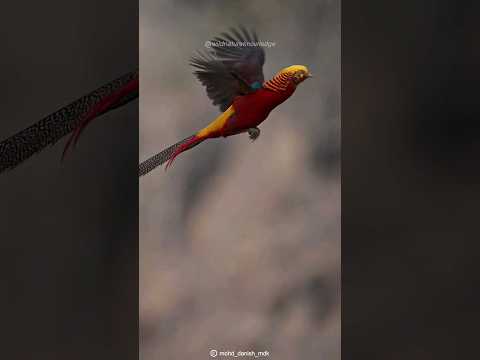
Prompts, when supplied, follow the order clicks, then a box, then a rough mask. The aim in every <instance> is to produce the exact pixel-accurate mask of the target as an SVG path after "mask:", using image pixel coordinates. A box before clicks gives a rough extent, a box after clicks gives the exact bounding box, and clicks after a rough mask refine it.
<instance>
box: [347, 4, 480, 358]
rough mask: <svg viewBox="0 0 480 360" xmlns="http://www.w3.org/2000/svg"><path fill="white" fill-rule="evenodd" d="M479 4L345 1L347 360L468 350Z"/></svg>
mask: <svg viewBox="0 0 480 360" xmlns="http://www.w3.org/2000/svg"><path fill="white" fill-rule="evenodd" d="M479 10H480V8H479V5H478V4H477V3H474V2H466V1H465V2H461V1H460V2H458V1H394V2H392V1H387V2H385V1H362V2H358V1H352V0H344V1H342V36H343V38H342V81H343V84H342V156H343V158H342V264H343V273H342V278H343V290H342V295H343V308H342V309H343V315H342V320H343V325H342V332H343V333H342V354H343V358H344V359H357V358H366V359H410V360H416V359H460V358H471V357H472V356H471V355H473V357H477V356H478V355H476V354H478V349H476V341H475V336H476V334H477V331H476V330H475V328H476V327H477V326H478V313H479V312H478V296H479V295H480V291H479V287H478V286H477V285H476V284H478V269H477V268H478V253H479V250H480V246H479V241H478V239H479V236H478V225H477V224H478V204H479V203H480V202H479V200H480V196H479V195H480V191H479V189H478V184H479V183H480V167H479V166H478V159H479V158H480V157H479V152H480V122H479V119H480V116H479V115H480V114H479V110H478V109H479V107H478V80H479V79H480V76H479V75H480V72H479V67H478V64H479V60H480V52H479V51H478V49H479V47H478V33H479V25H478V13H479ZM474 284H475V285H474ZM470 352H472V353H473V354H472V353H470ZM469 353H470V356H468V355H467V354H469ZM464 355H465V356H464Z"/></svg>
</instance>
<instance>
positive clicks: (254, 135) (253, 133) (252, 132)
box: [248, 127, 260, 141]
mask: <svg viewBox="0 0 480 360" xmlns="http://www.w3.org/2000/svg"><path fill="white" fill-rule="evenodd" d="M248 136H249V138H250V140H252V141H255V140H257V139H258V137H259V136H260V129H259V128H257V127H254V128H250V129H248Z"/></svg>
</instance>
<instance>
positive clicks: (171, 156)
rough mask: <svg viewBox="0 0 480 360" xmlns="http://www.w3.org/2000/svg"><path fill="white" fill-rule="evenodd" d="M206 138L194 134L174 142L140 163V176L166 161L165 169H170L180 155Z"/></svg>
mask: <svg viewBox="0 0 480 360" xmlns="http://www.w3.org/2000/svg"><path fill="white" fill-rule="evenodd" d="M204 140H205V138H203V137H198V136H197V135H192V136H189V137H187V138H185V139H183V140H181V141H179V142H177V143H176V144H173V145H172V146H169V147H168V148H166V149H164V150H163V151H161V152H159V153H158V154H156V155H154V156H152V157H150V158H149V159H147V160H145V161H143V162H142V163H140V165H139V167H138V174H139V176H143V175H145V174H147V173H149V172H150V171H152V170H153V169H155V168H156V167H158V166H160V165H163V164H164V163H167V165H166V166H165V170H166V169H168V168H169V167H170V166H171V165H172V163H173V161H174V160H175V158H176V157H177V156H178V155H180V154H181V153H182V152H184V151H186V150H188V149H191V148H193V147H194V146H196V145H198V144H200V143H201V142H202V141H204Z"/></svg>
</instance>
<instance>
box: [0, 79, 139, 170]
mask: <svg viewBox="0 0 480 360" xmlns="http://www.w3.org/2000/svg"><path fill="white" fill-rule="evenodd" d="M137 97H138V70H136V71H134V72H130V73H128V74H126V75H123V76H122V77H120V78H118V79H115V80H113V81H111V82H109V83H108V84H106V85H104V86H102V87H100V88H98V89H97V90H95V91H92V92H91V93H89V94H87V95H85V96H83V97H81V98H80V99H78V100H76V101H74V102H72V103H71V104H69V105H67V106H65V107H63V108H61V109H60V110H58V111H56V112H54V113H53V114H51V115H48V116H47V117H45V118H43V119H42V120H40V121H38V122H36V123H35V124H33V125H31V126H29V127H28V128H26V129H24V130H22V131H20V132H18V133H16V134H15V135H13V136H11V137H9V138H7V139H5V140H3V141H2V142H0V173H1V172H4V171H6V170H10V169H13V168H14V167H16V166H17V165H19V164H20V163H22V162H23V161H25V160H26V159H28V158H29V157H30V156H32V155H33V154H35V153H37V152H39V151H41V150H43V149H44V148H45V147H47V146H48V145H53V144H55V143H56V142H57V141H58V140H60V139H61V138H62V137H63V136H65V135H67V134H69V133H70V132H72V131H74V133H73V134H72V137H71V138H70V140H69V141H68V143H67V145H66V148H65V151H66V150H67V149H68V147H69V146H70V144H71V143H72V141H73V143H75V142H76V141H77V140H78V137H79V136H80V134H81V132H82V131H83V130H84V129H85V127H86V126H87V125H88V124H89V123H90V121H92V120H93V119H95V118H97V117H98V116H100V115H102V114H105V113H106V112H108V111H110V110H113V109H116V108H118V107H120V106H122V105H124V104H126V103H128V102H130V101H132V100H134V99H135V98H137ZM65 151H64V153H65Z"/></svg>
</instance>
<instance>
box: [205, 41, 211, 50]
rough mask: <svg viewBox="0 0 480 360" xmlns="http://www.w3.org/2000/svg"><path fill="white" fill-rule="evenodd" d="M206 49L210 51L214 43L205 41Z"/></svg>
mask: <svg viewBox="0 0 480 360" xmlns="http://www.w3.org/2000/svg"><path fill="white" fill-rule="evenodd" d="M205 47H206V48H207V49H210V48H211V47H212V42H211V41H208V40H207V41H205Z"/></svg>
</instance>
